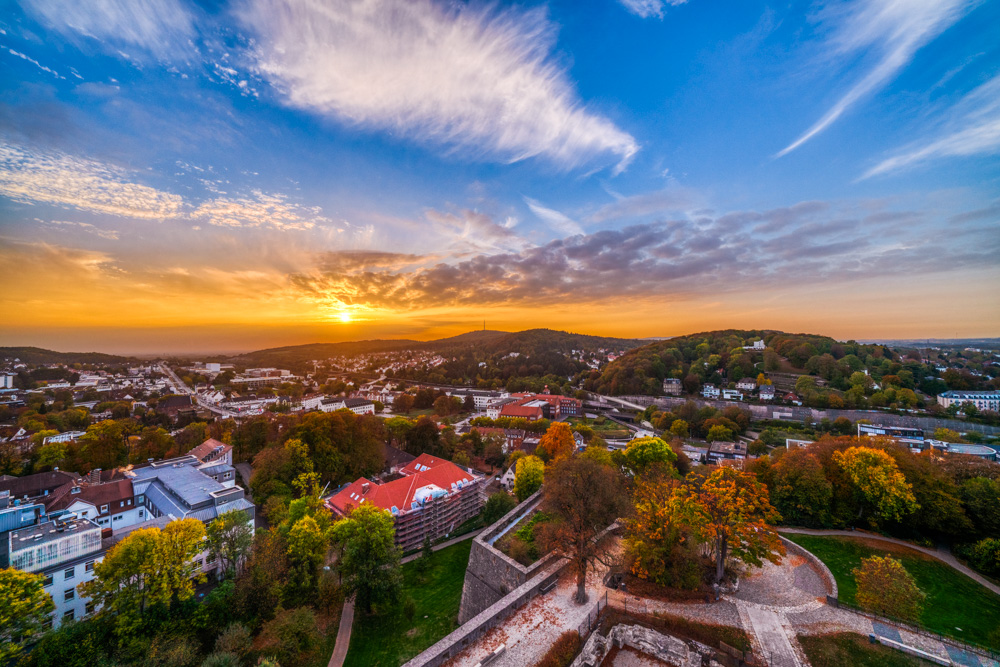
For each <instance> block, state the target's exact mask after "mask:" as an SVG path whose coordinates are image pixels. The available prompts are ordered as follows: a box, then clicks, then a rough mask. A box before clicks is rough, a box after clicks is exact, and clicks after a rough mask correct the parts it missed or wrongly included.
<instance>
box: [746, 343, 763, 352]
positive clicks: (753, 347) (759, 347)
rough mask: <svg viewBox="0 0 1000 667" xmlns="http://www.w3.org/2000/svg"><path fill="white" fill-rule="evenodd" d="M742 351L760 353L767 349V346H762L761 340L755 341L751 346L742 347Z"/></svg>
mask: <svg viewBox="0 0 1000 667" xmlns="http://www.w3.org/2000/svg"><path fill="white" fill-rule="evenodd" d="M743 349H744V350H756V351H758V352H760V351H762V350H765V349H767V346H766V345H764V341H763V340H756V341H754V342H753V345H744V346H743Z"/></svg>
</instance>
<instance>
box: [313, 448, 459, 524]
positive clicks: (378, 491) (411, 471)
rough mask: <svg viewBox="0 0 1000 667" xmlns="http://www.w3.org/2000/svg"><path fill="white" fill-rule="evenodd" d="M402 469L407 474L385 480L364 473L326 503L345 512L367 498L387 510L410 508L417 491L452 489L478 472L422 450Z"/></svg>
mask: <svg viewBox="0 0 1000 667" xmlns="http://www.w3.org/2000/svg"><path fill="white" fill-rule="evenodd" d="M399 472H400V473H401V474H402V475H404V477H402V478H400V479H397V480H393V481H391V482H387V483H385V484H377V483H375V482H370V481H368V480H367V479H365V478H363V477H361V478H359V479H357V480H356V481H354V482H351V484H350V485H348V486H347V487H346V488H345V489H344V490H343V491H341V492H340V493H338V494H337V495H335V496H333V497H332V498H330V499H329V500H327V506H328V507H329V508H330V509H332V510H334V511H335V512H338V513H340V514H346V513H347V512H348V510H349V509H350V508H351V507H357V506H359V505H361V504H362V503H364V502H367V503H371V504H372V505H375V506H376V507H381V508H382V509H384V510H391V509H392V508H393V507H395V508H396V509H398V510H400V511H403V510H409V509H411V506H412V504H413V498H414V496H415V494H416V492H417V491H419V490H420V489H422V488H424V487H426V486H429V485H432V484H433V485H434V486H436V487H438V488H440V489H443V490H444V491H446V492H448V493H451V491H452V484H456V485H457V484H458V482H460V481H465V482H471V481H473V480H475V479H476V478H477V476H476V475H474V474H472V473H470V472H468V471H466V470H463V469H462V468H459V467H458V466H457V465H455V464H454V463H452V462H451V461H446V460H444V459H439V458H437V457H434V456H431V455H429V454H421V455H420V456H418V457H417V458H416V459H414V460H413V461H410V463H408V464H407V465H406V466H405V467H404V468H402V469H400V471H399ZM366 484H367V485H368V490H367V492H366V491H365V485H366Z"/></svg>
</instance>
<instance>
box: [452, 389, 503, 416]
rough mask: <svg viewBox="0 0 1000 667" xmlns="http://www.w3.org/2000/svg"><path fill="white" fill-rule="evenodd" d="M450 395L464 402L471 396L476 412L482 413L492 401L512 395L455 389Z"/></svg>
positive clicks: (480, 390)
mask: <svg viewBox="0 0 1000 667" xmlns="http://www.w3.org/2000/svg"><path fill="white" fill-rule="evenodd" d="M448 395H449V396H454V397H456V398H460V399H462V400H463V401H464V400H465V398H466V397H467V396H471V397H472V401H473V403H474V404H475V407H476V410H479V411H482V410H485V409H486V406H488V405H489V404H490V403H491V402H492V401H495V400H497V399H498V398H506V397H508V396H509V395H510V394H508V393H507V392H500V391H488V390H485V389H454V390H452V391H451V392H449V394H448Z"/></svg>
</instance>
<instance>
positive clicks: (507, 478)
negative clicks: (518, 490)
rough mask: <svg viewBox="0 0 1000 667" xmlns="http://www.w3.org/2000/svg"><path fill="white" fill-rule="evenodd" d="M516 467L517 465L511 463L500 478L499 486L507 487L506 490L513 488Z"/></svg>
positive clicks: (509, 490)
mask: <svg viewBox="0 0 1000 667" xmlns="http://www.w3.org/2000/svg"><path fill="white" fill-rule="evenodd" d="M516 467H517V465H512V466H511V467H509V468H507V472H505V473H504V474H503V477H501V478H500V486H502V487H503V488H505V489H507V491H508V492H512V491H513V490H514V468H516Z"/></svg>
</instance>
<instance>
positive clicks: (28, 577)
mask: <svg viewBox="0 0 1000 667" xmlns="http://www.w3.org/2000/svg"><path fill="white" fill-rule="evenodd" d="M44 583H45V577H43V576H42V575H40V574H31V573H30V572H22V571H21V570H15V569H14V568H7V569H3V570H0V664H8V663H11V662H13V660H14V659H15V658H17V657H18V656H19V655H21V653H22V651H23V650H24V646H25V645H26V644H30V643H32V642H33V641H34V640H35V637H37V636H38V635H40V634H41V633H42V627H43V624H44V623H45V621H46V619H47V618H48V617H49V614H50V613H52V610H54V609H55V605H54V604H53V602H52V596H50V595H49V594H48V592H47V591H46V590H45V588H44Z"/></svg>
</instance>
